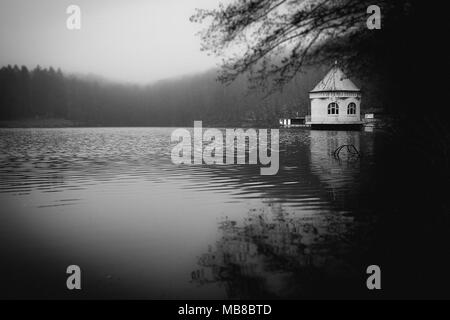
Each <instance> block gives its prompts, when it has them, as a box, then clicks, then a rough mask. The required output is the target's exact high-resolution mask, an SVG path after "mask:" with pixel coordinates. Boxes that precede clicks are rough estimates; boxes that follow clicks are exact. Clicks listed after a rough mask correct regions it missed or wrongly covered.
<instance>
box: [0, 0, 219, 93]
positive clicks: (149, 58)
mask: <svg viewBox="0 0 450 320" xmlns="http://www.w3.org/2000/svg"><path fill="white" fill-rule="evenodd" d="M227 1H228V0H227ZM219 2H225V1H224V0H0V66H3V65H7V64H11V65H14V64H17V65H26V66H27V67H29V68H34V67H35V66H36V65H38V64H39V65H40V66H42V67H49V66H53V67H60V68H61V69H62V70H63V71H65V72H69V73H85V74H96V75H100V76H103V77H106V78H108V79H111V80H119V81H125V82H135V83H141V84H144V83H150V82H153V81H155V80H159V79H165V78H170V77H174V76H178V75H185V74H189V73H195V72H201V71H204V70H207V69H209V68H212V67H214V66H216V64H217V62H218V59H217V58H213V57H208V56H207V55H206V53H205V52H201V51H200V39H199V37H198V36H196V35H195V33H196V32H197V31H198V30H200V29H201V25H199V24H195V23H191V22H190V21H189V17H190V16H191V15H192V14H193V13H194V12H195V8H214V7H217V5H218V3H219ZM71 4H74V5H78V6H79V7H80V9H81V30H72V31H71V30H68V29H67V27H66V20H67V18H68V17H69V15H68V14H67V13H66V9H67V7H68V6H69V5H71Z"/></svg>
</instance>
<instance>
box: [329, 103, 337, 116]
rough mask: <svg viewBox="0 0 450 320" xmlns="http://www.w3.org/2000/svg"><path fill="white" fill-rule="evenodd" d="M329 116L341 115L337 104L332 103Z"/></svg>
mask: <svg viewBox="0 0 450 320" xmlns="http://www.w3.org/2000/svg"><path fill="white" fill-rule="evenodd" d="M328 114H339V106H338V104H337V103H336V102H332V103H330V104H329V105H328Z"/></svg>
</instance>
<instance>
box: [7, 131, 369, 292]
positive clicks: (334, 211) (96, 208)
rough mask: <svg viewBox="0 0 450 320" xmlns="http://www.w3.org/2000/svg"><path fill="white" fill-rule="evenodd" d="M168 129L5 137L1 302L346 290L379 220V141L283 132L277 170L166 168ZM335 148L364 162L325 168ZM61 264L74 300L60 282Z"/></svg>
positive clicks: (359, 135) (363, 135)
mask: <svg viewBox="0 0 450 320" xmlns="http://www.w3.org/2000/svg"><path fill="white" fill-rule="evenodd" d="M173 129H174V128H68V129H1V130H0V150H1V153H0V204H1V209H0V210H1V214H0V240H1V241H0V242H1V244H0V250H1V255H2V259H1V261H2V262H1V264H2V266H1V272H2V277H4V279H2V283H3V289H2V291H1V293H0V296H2V297H64V298H66V297H95V298H151V299H159V298H169V299H172V298H193V299H194V298H260V297H270V298H299V297H308V296H313V295H315V294H319V295H320V292H324V291H320V290H325V292H332V291H333V290H336V288H338V287H339V285H340V284H342V283H347V286H349V287H351V286H352V281H351V279H357V278H358V277H359V276H358V275H359V274H360V273H361V270H359V269H358V261H359V260H358V259H359V257H360V256H363V255H364V249H365V247H366V242H367V241H370V239H366V238H368V236H366V235H367V234H370V228H371V225H372V223H373V220H374V219H375V218H374V217H375V216H374V214H373V212H372V209H371V205H370V204H371V201H370V199H371V198H372V197H373V195H374V193H375V191H374V190H373V188H372V187H371V180H372V179H373V178H374V177H373V171H374V170H373V166H374V165H375V162H374V138H375V135H376V133H370V132H344V131H311V130H281V131H280V170H279V172H278V174H277V175H275V176H261V175H260V167H259V165H224V166H205V165H203V166H193V165H192V166H190V165H174V164H173V163H172V162H171V160H170V151H171V148H172V147H173V144H171V142H170V134H171V132H172V131H173ZM342 144H353V145H355V146H356V147H357V148H358V150H360V151H361V153H362V157H361V158H355V157H353V156H351V155H348V154H345V151H344V152H343V154H342V158H341V160H337V159H335V158H334V157H333V156H332V152H333V151H334V150H335V149H336V148H337V147H338V146H339V145H342ZM70 264H76V265H79V266H80V267H81V269H82V290H81V292H77V293H74V292H68V290H67V289H66V287H65V281H66V277H67V275H66V273H65V269H66V267H67V266H68V265H70ZM349 279H350V280H349ZM316 280H318V281H316Z"/></svg>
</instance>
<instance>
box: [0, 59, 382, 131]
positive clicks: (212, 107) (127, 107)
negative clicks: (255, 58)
mask: <svg viewBox="0 0 450 320" xmlns="http://www.w3.org/2000/svg"><path fill="white" fill-rule="evenodd" d="M327 71H328V67H320V68H308V69H307V70H306V72H304V73H301V74H298V75H297V76H296V77H295V78H294V79H293V81H292V82H291V83H289V84H288V85H287V86H286V87H285V88H284V89H283V91H282V92H276V93H274V94H272V95H270V96H268V97H266V94H265V93H263V92H259V91H249V90H248V82H247V80H246V78H245V77H241V78H238V79H237V80H236V81H235V82H233V83H232V84H231V85H229V86H225V85H223V84H221V83H219V82H217V81H216V76H217V71H216V70H209V71H207V72H204V73H199V74H194V75H190V76H184V77H180V78H175V79H168V80H162V81H159V82H156V83H154V84H152V85H147V86H140V85H132V84H121V83H115V82H111V81H108V80H105V79H102V78H101V77H96V76H92V75H86V76H83V75H66V74H64V73H63V72H62V71H61V70H59V69H58V70H55V69H54V68H48V69H42V68H40V67H37V68H35V69H34V70H31V71H30V70H28V69H27V68H26V67H18V66H7V67H3V68H1V69H0V121H1V122H0V123H5V121H6V123H8V121H9V122H10V123H14V124H16V125H17V124H19V125H20V123H21V121H23V120H25V119H28V120H29V119H65V120H69V121H68V122H62V123H74V124H79V125H92V126H187V125H192V122H193V121H194V120H203V122H204V124H205V125H214V126H221V125H222V126H225V125H228V126H230V125H235V126H239V125H241V124H243V123H246V124H252V123H254V124H260V125H276V124H277V120H278V118H279V117H282V116H292V115H297V114H298V115H299V116H304V115H306V114H309V96H308V93H309V91H310V90H311V89H312V88H313V87H314V86H315V85H316V84H317V82H318V81H320V80H321V79H322V77H323V76H324V75H325V73H326V72H327ZM353 80H355V83H356V84H358V85H359V86H360V87H361V88H362V90H363V93H364V92H366V93H367V94H366V95H365V96H363V103H362V108H363V109H364V108H365V107H367V106H371V107H379V106H378V105H376V106H375V105H374V104H373V103H372V102H371V101H376V99H373V98H371V95H370V93H371V92H372V91H373V90H365V89H367V88H370V87H369V86H367V85H366V86H364V84H361V83H360V82H359V81H357V79H353ZM11 121H13V122H11ZM24 123H27V124H30V123H33V122H30V121H24ZM43 123H48V124H49V125H51V123H54V121H47V122H45V121H44V122H43ZM60 123H61V122H60Z"/></svg>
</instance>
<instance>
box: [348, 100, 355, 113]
mask: <svg viewBox="0 0 450 320" xmlns="http://www.w3.org/2000/svg"><path fill="white" fill-rule="evenodd" d="M347 114H356V104H355V103H354V102H350V103H349V104H348V107H347Z"/></svg>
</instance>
